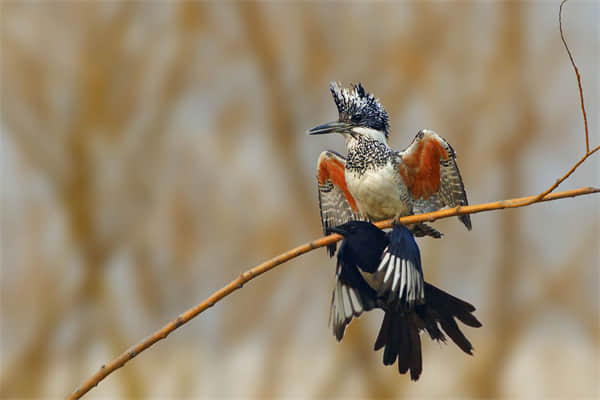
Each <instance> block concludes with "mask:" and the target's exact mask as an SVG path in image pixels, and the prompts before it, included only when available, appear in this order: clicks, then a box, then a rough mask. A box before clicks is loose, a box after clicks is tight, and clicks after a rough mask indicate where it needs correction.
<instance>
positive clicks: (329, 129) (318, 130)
mask: <svg viewBox="0 0 600 400" xmlns="http://www.w3.org/2000/svg"><path fill="white" fill-rule="evenodd" d="M351 127H352V126H351V125H350V124H347V123H345V122H340V121H333V122H328V123H326V124H323V125H319V126H315V127H314V128H312V129H311V130H309V131H308V132H307V133H308V134H309V135H322V134H325V133H334V132H338V133H341V132H346V131H348V130H350V128H351Z"/></svg>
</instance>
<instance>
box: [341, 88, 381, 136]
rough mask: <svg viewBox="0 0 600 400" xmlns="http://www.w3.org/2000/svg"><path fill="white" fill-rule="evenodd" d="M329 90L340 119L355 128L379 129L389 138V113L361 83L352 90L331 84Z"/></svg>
mask: <svg viewBox="0 0 600 400" xmlns="http://www.w3.org/2000/svg"><path fill="white" fill-rule="evenodd" d="M329 89H330V90H331V94H332V95H333V100H334V101H335V105H336V106H337V109H338V112H339V119H340V121H342V122H347V123H350V124H352V125H355V126H363V127H367V128H372V129H377V130H379V131H382V132H384V134H385V137H386V138H387V137H388V135H389V133H390V121H389V117H388V113H387V111H385V108H383V106H382V105H381V103H380V102H379V100H378V99H376V98H375V97H374V96H373V95H372V94H370V93H368V92H366V91H365V88H364V87H363V86H362V84H361V83H360V82H359V83H358V84H357V85H352V88H351V89H348V88H342V87H341V86H340V84H339V83H338V82H331V83H330V84H329Z"/></svg>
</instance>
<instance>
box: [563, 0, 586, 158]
mask: <svg viewBox="0 0 600 400" xmlns="http://www.w3.org/2000/svg"><path fill="white" fill-rule="evenodd" d="M566 2H567V0H562V2H561V3H560V8H559V9H558V28H559V29H560V38H561V40H562V42H563V45H564V46H565V49H566V50H567V54H568V55H569V60H571V65H572V66H573V69H574V70H575V75H576V76H577V85H578V86H579V99H580V100H581V112H582V113H583V124H584V127H585V153H586V154H590V136H589V132H588V122H587V114H586V112H585V104H584V102H583V87H582V86H581V75H579V68H577V65H575V60H574V59H573V55H572V54H571V49H569V46H568V45H567V40H566V39H565V35H564V33H563V26H562V9H563V6H564V5H565V3H566Z"/></svg>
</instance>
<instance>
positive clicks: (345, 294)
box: [329, 221, 482, 381]
mask: <svg viewBox="0 0 600 400" xmlns="http://www.w3.org/2000/svg"><path fill="white" fill-rule="evenodd" d="M331 230H332V231H333V232H335V233H338V234H340V235H342V236H343V237H344V240H343V241H342V244H341V246H340V248H339V250H338V253H337V267H336V282H335V287H334V290H333V295H332V300H331V308H330V317H329V321H330V325H332V327H333V333H334V335H335V337H336V339H337V341H338V342H339V341H341V340H342V338H343V336H344V332H345V330H346V327H347V325H348V324H349V323H350V322H351V321H352V319H353V318H354V317H358V316H360V315H361V314H362V313H363V312H365V311H370V310H372V309H374V308H379V309H382V310H383V311H384V313H385V315H384V318H383V323H382V325H381V328H380V330H379V334H378V336H377V339H376V340H375V346H374V350H375V351H377V350H380V349H381V348H383V349H384V350H383V364H384V365H393V364H394V362H397V364H398V372H399V373H400V374H405V373H407V372H408V371H409V370H410V378H411V380H413V381H416V380H418V379H419V377H420V375H421V372H422V370H423V365H422V354H421V338H420V332H421V331H423V330H425V331H427V333H428V334H429V336H430V337H431V339H433V340H436V341H441V342H445V341H446V335H447V336H449V337H450V339H452V341H453V342H454V343H455V344H456V345H457V346H458V347H459V348H460V349H461V350H462V351H464V352H465V353H467V354H469V355H472V354H473V346H472V344H471V342H470V341H469V340H468V339H467V338H466V336H465V335H464V334H463V333H462V332H461V330H460V328H459V327H458V325H457V323H456V320H455V319H458V320H459V321H461V322H462V323H463V324H465V325H467V326H470V327H474V328H478V327H481V326H482V324H481V322H480V321H479V320H478V319H477V318H476V317H475V316H474V315H473V312H474V311H475V307H474V306H473V305H471V304H469V303H467V302H465V301H463V300H461V299H459V298H457V297H454V296H452V295H451V294H449V293H446V292H445V291H443V290H441V289H438V288H437V287H435V286H433V285H431V284H429V283H428V282H424V285H423V289H424V298H423V300H422V301H409V302H408V303H407V302H406V301H403V298H405V299H406V298H407V299H409V300H414V293H411V292H410V286H409V285H407V282H408V281H410V280H411V279H415V275H420V276H421V277H422V274H423V271H422V268H421V255H420V252H419V247H418V246H417V243H416V241H415V239H414V236H413V235H412V233H411V232H410V231H409V230H408V229H407V228H406V227H405V226H403V225H401V224H394V225H393V228H392V230H391V231H390V232H388V233H386V232H384V231H382V230H381V229H379V228H378V227H376V226H375V225H373V224H372V223H370V222H367V221H350V222H347V223H345V224H342V225H340V226H336V227H332V228H331ZM400 265H407V266H408V268H405V269H404V270H403V271H408V273H407V274H406V275H401V274H400V270H401V268H400Z"/></svg>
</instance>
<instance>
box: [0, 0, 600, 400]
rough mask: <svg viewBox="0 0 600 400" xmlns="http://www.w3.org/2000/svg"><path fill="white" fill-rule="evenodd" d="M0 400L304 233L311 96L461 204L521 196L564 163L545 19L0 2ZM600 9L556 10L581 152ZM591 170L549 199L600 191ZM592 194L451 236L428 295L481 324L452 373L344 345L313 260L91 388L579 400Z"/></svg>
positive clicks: (487, 7)
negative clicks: (378, 112)
mask: <svg viewBox="0 0 600 400" xmlns="http://www.w3.org/2000/svg"><path fill="white" fill-rule="evenodd" d="M1 12H2V21H1V26H2V28H1V35H2V39H1V47H0V50H1V53H0V56H1V68H2V76H1V78H2V79H1V84H2V107H1V121H0V132H1V141H2V153H1V160H2V214H1V221H0V222H1V226H2V250H1V251H2V270H1V339H2V342H1V361H2V362H1V367H0V385H1V386H0V397H2V398H13V397H33V398H37V397H44V398H62V397H63V396H64V395H66V394H67V393H69V392H70V391H71V390H73V389H74V388H75V387H76V386H77V385H78V384H79V383H81V382H82V381H83V380H84V379H85V378H87V377H88V376H89V375H90V374H91V373H93V372H95V371H96V369H97V368H98V367H99V366H100V365H101V364H103V363H105V362H107V361H108V360H110V359H111V358H113V357H114V356H116V355H117V354H120V353H121V352H122V351H124V350H125V349H126V348H127V347H128V346H130V345H132V344H133V343H135V342H137V341H138V340H140V339H141V338H143V337H145V336H146V335H148V334H150V333H151V332H153V331H154V330H155V329H157V328H159V327H160V326H162V325H163V324H164V323H165V322H167V321H168V320H170V319H171V318H173V317H175V316H176V315H177V313H179V312H181V311H184V310H185V309H187V308H188V307H190V306H192V305H194V304H196V303H198V302H200V301H201V300H203V299H204V298H205V297H207V296H208V295H209V294H210V293H212V292H213V291H214V290H216V289H218V288H219V287H221V286H223V285H224V284H225V283H227V282H229V281H230V280H231V279H232V278H234V277H236V276H237V275H238V273H239V272H241V271H243V270H245V269H247V268H249V267H251V266H252V265H254V264H257V263H258V262H260V261H262V260H265V259H267V258H269V257H271V256H273V255H275V254H277V253H280V252H282V251H283V250H286V249H288V248H290V247H292V246H295V245H297V244H300V243H303V242H305V241H307V240H309V239H311V238H315V237H317V236H319V234H320V224H319V217H318V206H317V199H316V190H315V178H314V176H315V164H316V160H317V158H318V155H319V153H320V152H321V151H322V150H324V149H326V148H331V149H336V150H338V151H342V150H343V141H342V139H341V138H340V137H339V136H333V135H332V136H330V137H308V136H307V135H306V134H305V130H306V129H309V128H311V127H313V126H314V125H316V124H320V123H323V122H327V121H330V120H332V119H334V118H335V117H336V110H335V106H334V104H333V101H332V99H331V96H330V94H329V91H328V87H327V85H328V82H329V81H330V80H332V79H336V80H340V81H342V82H344V83H345V84H349V83H351V82H356V81H359V80H360V81H362V82H363V84H364V85H365V86H366V88H367V89H368V90H369V91H372V92H373V93H375V95H376V96H377V97H379V98H380V99H381V101H382V103H383V104H384V106H385V107H386V108H387V110H388V112H389V113H390V115H391V122H392V135H391V145H392V146H393V147H395V148H397V149H401V148H403V147H404V146H406V145H407V144H408V143H409V142H410V140H412V138H413V136H414V135H415V133H416V132H417V130H418V129H420V128H430V129H434V130H436V131H437V132H438V133H440V134H441V135H442V136H444V137H446V138H447V139H448V140H449V141H450V143H451V144H452V145H453V147H454V148H455V149H456V151H457V153H458V157H459V163H460V167H461V171H462V172H463V177H464V180H465V183H466V186H467V190H468V194H469V199H470V201H471V203H480V202H487V201H492V200H498V199H503V198H510V197H517V196H523V195H529V194H534V193H536V192H539V191H541V190H543V189H545V188H546V187H547V186H549V185H550V184H551V183H552V182H553V181H554V180H555V179H556V178H557V177H558V176H559V175H561V174H562V172H563V171H565V170H566V169H567V168H568V167H569V166H570V165H571V164H572V163H573V161H575V160H576V159H578V158H579V157H580V156H581V155H582V153H583V151H584V142H583V123H582V120H581V116H580V111H579V99H578V93H577V89H576V81H575V76H574V74H573V72H572V70H571V67H570V65H569V63H568V59H567V56H566V54H565V52H564V49H563V48H562V44H561V42H560V38H559V35H558V22H557V20H558V15H557V14H558V2H557V1H547V2H506V3H488V2H485V3H475V2H444V3H437V2H424V3H411V2H394V3H385V2H378V3H375V4H367V3H353V4H350V5H346V4H344V3H338V2H329V3H295V2H294V3H285V4H278V3H272V2H266V3H243V4H233V3H216V2H215V3H190V2H186V3H166V2H156V3H138V2H104V1H94V2H91V1H90V2H81V3H79V2H68V1H65V2H49V3H44V2H38V1H32V2H13V1H5V2H3V3H2V5H1ZM599 15H600V14H599V6H598V3H597V2H593V1H572V2H571V3H568V4H567V7H566V14H565V27H566V30H567V37H568V40H569V42H570V43H571V47H572V49H573V52H574V55H575V57H576V59H577V62H578V64H579V66H580V68H581V72H582V75H583V83H584V85H585V94H586V101H587V107H588V111H589V113H590V114H589V119H590V128H591V132H592V135H591V141H592V143H593V144H598V143H599V142H600V140H599V137H598V133H597V132H598V129H597V128H598V123H597V115H598V114H597V111H598V90H599V87H600V86H599V81H598V70H599V69H598V68H599V65H598V60H599V54H600V52H599V48H600V46H599V39H598V38H599V30H598V29H599V28H598V26H599V25H600V24H599ZM599 175H600V173H599V164H598V157H597V156H595V157H594V158H593V159H591V160H589V161H588V162H587V163H586V164H585V165H584V166H582V167H581V169H580V170H579V171H578V172H577V174H576V175H575V176H574V177H573V178H571V179H570V180H569V181H567V182H566V183H565V184H564V187H565V188H575V187H579V186H586V185H596V186H597V185H599V184H600V179H599V178H600V176H599ZM599 211H600V207H599V201H598V197H597V196H588V197H586V198H578V199H572V200H562V201H557V202H552V203H547V204H542V205H535V206H533V207H529V208H525V209H519V210H511V211H497V212H490V213H486V214H479V215H475V216H474V217H473V226H474V228H473V231H472V232H467V231H466V230H465V229H464V228H463V227H462V225H461V224H459V223H458V222H457V221H456V219H454V218H453V219H449V220H444V221H440V222H438V223H436V224H435V226H436V227H437V228H438V229H440V230H442V231H443V232H444V233H445V234H446V236H445V238H444V239H443V240H437V241H436V240H433V239H422V240H419V244H420V246H421V250H422V253H423V263H424V268H425V274H426V278H427V279H428V280H429V281H431V282H433V283H435V284H437V285H439V286H441V287H442V288H445V289H447V290H448V291H450V292H452V293H454V294H456V295H458V296H460V297H462V298H464V299H467V300H469V301H471V302H473V303H474V304H476V305H477V307H478V311H477V314H476V315H477V316H478V318H479V319H480V320H481V321H482V322H483V324H484V326H483V328H481V329H466V330H465V332H466V334H467V335H468V337H469V338H470V339H471V340H472V342H473V344H474V346H475V350H476V352H475V356H474V357H468V356H466V355H464V354H463V353H462V352H460V351H459V350H458V349H457V348H456V347H455V346H454V345H447V346H445V345H439V344H437V343H432V342H431V341H429V340H424V345H423V347H424V373H423V375H422V378H421V380H420V381H419V382H418V383H417V384H414V383H411V382H410V381H409V379H408V378H407V377H406V376H398V374H397V372H396V369H395V368H388V367H384V366H383V365H382V364H381V358H382V354H381V353H375V352H373V351H372V350H371V349H372V346H373V343H374V340H375V335H376V333H377V329H378V325H379V323H380V320H381V314H380V313H379V312H374V313H371V314H370V315H368V316H366V317H362V318H361V319H360V320H358V321H355V322H353V323H352V325H351V326H350V328H349V331H348V333H347V336H346V338H345V339H344V341H343V342H342V343H341V344H338V343H336V341H335V340H334V338H333V336H332V334H331V333H330V330H329V328H328V326H327V317H328V311H329V310H328V309H329V301H330V295H331V288H332V284H333V277H334V263H333V261H332V260H329V259H328V258H327V257H326V255H325V251H324V250H319V251H315V252H313V253H311V254H308V255H306V256H304V257H302V258H300V259H298V260H295V261H293V262H290V263H289V264H287V265H284V266H282V267H280V268H278V269H277V270H275V271H273V272H271V273H269V274H267V275H265V276H264V277H261V278H260V279H257V280H256V281H253V282H252V283H251V284H249V285H247V286H246V287H245V288H244V289H243V290H242V291H240V292H237V293H236V294H235V295H233V296H231V297H229V298H227V299H226V300H225V301H223V302H222V303H219V304H218V305H217V306H216V307H214V308H212V309H210V310H209V311H208V312H206V313H205V314H203V315H202V316H201V317H200V318H198V319H196V320H194V321H192V322H191V323H190V324H189V325H187V326H185V327H183V328H182V329H180V330H178V331H177V332H176V333H175V334H173V335H171V336H170V337H169V338H168V340H166V341H164V342H161V343H160V344H159V345H157V346H156V347H154V348H152V349H151V350H150V351H147V352H146V353H144V354H142V355H141V356H139V357H138V358H136V359H135V360H134V361H133V362H131V363H130V364H128V365H127V366H126V367H125V368H124V369H121V370H119V371H118V372H116V373H115V374H113V375H112V376H110V377H109V378H108V379H107V380H106V381H104V382H102V383H101V385H100V386H99V387H97V388H95V389H93V390H92V392H90V394H89V396H88V398H90V399H100V398H102V399H104V398H115V397H121V398H191V397H203V398H213V397H215V398H217V397H232V398H246V397H248V398H265V397H279V398H289V397H305V398H317V397H319V398H330V397H339V398H346V397H347V396H350V397H351V398H369V397H396V398H399V397H404V396H405V395H406V396H408V397H413V396H414V397H424V396H442V397H446V396H453V397H490V398H498V397H511V398H512V397H524V398H532V397H548V396H557V397H559V398H590V397H597V396H599V395H600V389H599V386H598V385H599V383H598V376H599V372H600V371H599V360H600V356H599V349H600V329H599V328H600V327H599V315H600V305H599V303H600V301H599V296H598V293H599V283H598V278H599V275H598V267H599V265H600V263H599V253H598V237H599V234H600V223H599V215H600V214H599Z"/></svg>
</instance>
